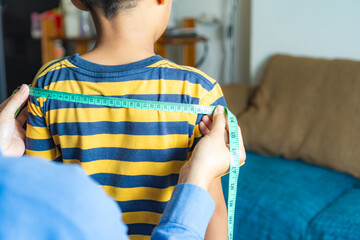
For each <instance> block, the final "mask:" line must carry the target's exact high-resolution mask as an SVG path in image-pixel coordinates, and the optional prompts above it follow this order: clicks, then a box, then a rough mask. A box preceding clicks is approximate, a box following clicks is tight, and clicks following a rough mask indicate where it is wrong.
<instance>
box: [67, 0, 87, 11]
mask: <svg viewBox="0 0 360 240" xmlns="http://www.w3.org/2000/svg"><path fill="white" fill-rule="evenodd" d="M71 2H72V3H73V4H74V5H75V7H77V8H78V9H80V10H82V11H89V9H88V8H87V7H86V6H85V5H84V4H83V3H82V2H81V1H80V0H71Z"/></svg>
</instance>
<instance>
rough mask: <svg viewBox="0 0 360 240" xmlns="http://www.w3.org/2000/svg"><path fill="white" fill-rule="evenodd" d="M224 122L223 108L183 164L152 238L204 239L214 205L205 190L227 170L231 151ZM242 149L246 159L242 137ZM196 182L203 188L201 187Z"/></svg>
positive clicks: (242, 156)
mask: <svg viewBox="0 0 360 240" xmlns="http://www.w3.org/2000/svg"><path fill="white" fill-rule="evenodd" d="M219 113H222V114H219ZM225 125H226V120H225V117H224V115H223V111H222V112H221V111H219V112H218V111H216V112H215V114H214V119H213V124H212V129H211V130H210V132H209V133H208V134H207V135H206V136H205V137H204V138H203V139H202V140H201V141H200V142H199V143H198V144H197V146H196V147H195V149H194V152H193V154H192V156H191V158H190V160H189V161H188V162H187V163H186V164H185V165H184V166H183V167H182V168H181V171H180V177H179V184H180V185H178V186H177V187H175V190H174V192H173V196H172V198H171V200H170V202H169V204H168V206H167V208H166V209H165V212H164V215H163V217H162V218H161V220H160V224H159V226H158V227H156V228H155V230H154V232H153V235H152V239H161V240H162V239H204V237H205V230H206V226H207V224H208V223H209V220H210V218H211V215H212V214H213V212H214V208H215V204H214V200H213V199H212V197H211V196H210V194H208V193H207V192H206V191H204V190H207V191H210V189H212V188H213V187H212V186H211V185H213V184H212V182H213V183H215V185H216V184H218V181H215V182H214V179H215V178H216V177H220V176H221V175H222V174H224V173H225V172H226V171H227V170H228V169H229V165H230V152H229V149H228V147H227V145H226V141H225V140H224V129H225ZM227 138H228V137H227ZM240 149H241V153H240V155H241V158H242V161H244V160H245V150H244V147H243V143H242V141H241V142H240ZM182 183H186V184H182ZM196 185H197V186H199V187H201V188H203V189H204V190H202V191H201V188H199V187H196ZM211 221H213V220H211ZM225 224H226V223H225ZM217 227H218V228H219V226H217ZM207 233H209V230H207Z"/></svg>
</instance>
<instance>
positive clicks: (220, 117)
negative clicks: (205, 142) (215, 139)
mask: <svg viewBox="0 0 360 240" xmlns="http://www.w3.org/2000/svg"><path fill="white" fill-rule="evenodd" d="M225 126H226V117H225V108H224V107H223V106H217V108H216V110H215V112H214V115H213V129H212V131H211V132H216V133H218V134H220V135H224V129H225Z"/></svg>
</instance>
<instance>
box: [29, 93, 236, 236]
mask: <svg viewBox="0 0 360 240" xmlns="http://www.w3.org/2000/svg"><path fill="white" fill-rule="evenodd" d="M30 95H31V96H34V97H43V98H47V99H53V100H59V101H66V102H73V103H83V104H89V105H98V106H107V107H119V108H133V109H143V110H156V111H165V112H183V113H195V114H212V113H213V112H214V110H215V108H216V107H214V106H203V105H192V104H182V103H169V102H156V101H144V100H134V99H125V98H115V97H103V96H92V95H83V94H75V93H66V92H58V91H51V90H45V89H40V88H34V87H30ZM225 111H226V114H227V115H228V118H229V140H230V152H231V162H230V176H229V196H228V228H229V229H228V231H229V240H232V239H233V238H234V235H233V234H234V221H235V204H236V193H237V182H238V178H239V169H240V167H239V166H240V149H239V132H238V122H237V119H236V116H235V115H234V114H232V113H231V112H230V111H229V110H228V109H227V108H226V109H225Z"/></svg>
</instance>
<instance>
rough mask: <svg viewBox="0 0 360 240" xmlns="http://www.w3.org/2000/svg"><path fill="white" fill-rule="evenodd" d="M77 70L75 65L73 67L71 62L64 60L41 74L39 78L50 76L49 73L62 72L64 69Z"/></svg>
mask: <svg viewBox="0 0 360 240" xmlns="http://www.w3.org/2000/svg"><path fill="white" fill-rule="evenodd" d="M70 67H71V68H77V67H76V66H75V65H73V64H72V63H71V62H69V61H68V60H67V59H64V60H63V61H60V62H58V63H56V64H54V65H53V66H51V67H49V68H48V69H46V70H45V71H43V72H41V73H40V74H39V76H38V77H37V78H41V77H43V76H45V75H46V74H48V73H49V72H52V71H56V70H60V69H62V68H70Z"/></svg>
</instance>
